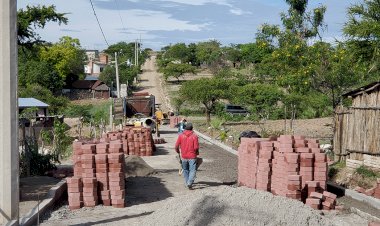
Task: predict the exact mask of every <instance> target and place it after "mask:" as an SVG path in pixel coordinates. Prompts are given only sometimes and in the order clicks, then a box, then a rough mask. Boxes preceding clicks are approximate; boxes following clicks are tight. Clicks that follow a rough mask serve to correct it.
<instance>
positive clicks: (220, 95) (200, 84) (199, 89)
mask: <svg viewBox="0 0 380 226" xmlns="http://www.w3.org/2000/svg"><path fill="white" fill-rule="evenodd" d="M230 87H231V86H230V84H229V82H228V81H226V80H223V79H217V78H200V79H196V80H190V81H186V82H185V83H184V84H183V85H182V86H181V88H180V90H179V93H180V96H181V98H184V100H185V101H187V102H189V103H191V104H194V105H199V104H201V105H203V107H204V108H205V112H206V121H207V124H208V125H209V124H210V121H211V112H212V111H213V110H214V108H215V106H216V104H217V103H218V101H219V100H221V99H226V98H228V93H229V92H226V90H228V89H229V88H230Z"/></svg>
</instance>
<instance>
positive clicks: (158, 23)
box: [122, 9, 209, 31]
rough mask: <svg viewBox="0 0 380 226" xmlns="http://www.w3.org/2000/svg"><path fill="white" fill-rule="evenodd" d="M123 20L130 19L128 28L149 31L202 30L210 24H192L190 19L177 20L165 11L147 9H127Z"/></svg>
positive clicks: (123, 13)
mask: <svg viewBox="0 0 380 226" xmlns="http://www.w3.org/2000/svg"><path fill="white" fill-rule="evenodd" d="M122 15H123V20H124V21H128V25H127V29H135V30H143V31H144V30H147V31H201V30H203V29H204V28H206V27H207V26H208V25H209V24H207V23H203V24H192V23H191V22H190V21H184V20H177V19H174V18H172V16H171V15H170V14H168V13H165V12H160V11H147V10H138V9H134V10H126V11H123V12H122Z"/></svg>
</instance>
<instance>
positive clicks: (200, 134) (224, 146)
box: [194, 130, 238, 155]
mask: <svg viewBox="0 0 380 226" xmlns="http://www.w3.org/2000/svg"><path fill="white" fill-rule="evenodd" d="M194 132H195V133H196V134H197V135H198V136H199V137H201V138H202V139H204V140H207V141H208V142H210V143H212V144H214V145H216V146H218V147H221V148H223V149H224V150H226V151H228V152H230V153H232V154H234V155H238V152H237V150H235V149H233V148H231V147H229V146H227V145H225V144H223V143H222V142H219V141H217V140H214V139H212V138H211V137H208V136H206V135H204V134H202V133H200V132H198V131H196V130H194Z"/></svg>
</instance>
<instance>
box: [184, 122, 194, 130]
mask: <svg viewBox="0 0 380 226" xmlns="http://www.w3.org/2000/svg"><path fill="white" fill-rule="evenodd" d="M185 130H193V123H191V122H188V123H186V126H185Z"/></svg>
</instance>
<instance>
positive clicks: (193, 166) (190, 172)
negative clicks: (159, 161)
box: [175, 122, 199, 189]
mask: <svg viewBox="0 0 380 226" xmlns="http://www.w3.org/2000/svg"><path fill="white" fill-rule="evenodd" d="M180 150H181V152H180ZM175 151H176V152H177V153H181V159H182V169H183V176H184V178H185V184H186V186H187V188H188V189H192V185H193V183H194V179H195V174H196V172H197V155H198V154H199V143H198V136H197V135H196V134H195V133H194V131H193V124H192V123H191V122H188V123H187V124H186V127H185V131H184V132H183V133H181V134H180V135H179V136H178V138H177V142H176V143H175Z"/></svg>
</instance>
